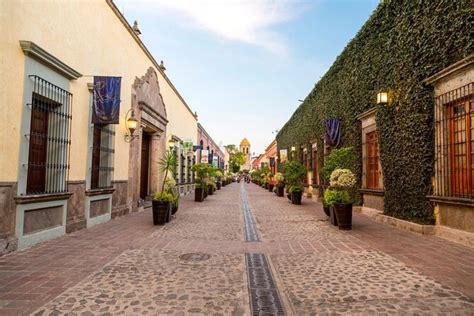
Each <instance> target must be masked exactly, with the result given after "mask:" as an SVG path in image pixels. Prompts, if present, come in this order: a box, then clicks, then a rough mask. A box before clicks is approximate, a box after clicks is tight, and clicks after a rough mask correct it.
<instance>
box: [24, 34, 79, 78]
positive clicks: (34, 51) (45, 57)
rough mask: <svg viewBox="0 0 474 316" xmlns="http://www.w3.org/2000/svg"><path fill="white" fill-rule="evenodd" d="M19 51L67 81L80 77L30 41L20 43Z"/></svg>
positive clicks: (76, 72)
mask: <svg viewBox="0 0 474 316" xmlns="http://www.w3.org/2000/svg"><path fill="white" fill-rule="evenodd" d="M20 46H21V49H22V50H23V53H25V55H27V56H29V57H31V58H33V59H35V60H36V61H38V62H40V63H42V64H44V65H46V66H48V67H50V68H52V69H54V70H55V71H57V72H58V73H60V74H62V75H63V76H64V77H66V78H68V79H69V80H76V79H78V78H80V77H82V74H81V73H80V72H78V71H76V70H74V69H73V68H71V67H69V66H68V65H66V64H65V63H63V62H62V61H61V60H59V59H58V58H56V57H55V56H53V55H51V54H50V53H48V52H47V51H45V50H44V49H43V48H41V47H40V46H38V45H37V44H35V43H33V42H31V41H20Z"/></svg>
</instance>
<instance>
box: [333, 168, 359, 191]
mask: <svg viewBox="0 0 474 316" xmlns="http://www.w3.org/2000/svg"><path fill="white" fill-rule="evenodd" d="M356 182H357V179H356V177H355V175H354V173H353V172H352V171H350V170H349V169H336V170H334V171H333V172H332V173H331V177H330V178H329V184H330V185H331V186H332V187H335V188H341V189H350V188H352V187H354V186H355V185H356Z"/></svg>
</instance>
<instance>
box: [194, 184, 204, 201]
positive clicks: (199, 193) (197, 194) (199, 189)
mask: <svg viewBox="0 0 474 316" xmlns="http://www.w3.org/2000/svg"><path fill="white" fill-rule="evenodd" d="M194 201H196V202H202V201H204V188H203V184H202V180H201V179H199V178H195V179H194Z"/></svg>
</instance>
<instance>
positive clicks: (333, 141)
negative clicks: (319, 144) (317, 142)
mask: <svg viewBox="0 0 474 316" xmlns="http://www.w3.org/2000/svg"><path fill="white" fill-rule="evenodd" d="M324 125H325V127H326V144H327V146H328V147H338V146H339V144H340V142H341V120H340V119H338V118H332V119H327V120H324Z"/></svg>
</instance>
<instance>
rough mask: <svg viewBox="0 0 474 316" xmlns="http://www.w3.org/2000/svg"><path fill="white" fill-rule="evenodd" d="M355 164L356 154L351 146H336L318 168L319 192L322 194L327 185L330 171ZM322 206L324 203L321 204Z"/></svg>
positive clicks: (348, 167)
mask: <svg viewBox="0 0 474 316" xmlns="http://www.w3.org/2000/svg"><path fill="white" fill-rule="evenodd" d="M356 164H357V156H356V154H355V152H354V148H353V147H342V148H336V149H333V150H332V151H331V153H330V154H329V155H328V156H327V157H326V158H325V161H324V166H323V167H322V168H321V170H320V173H319V175H320V177H319V178H320V180H321V183H320V186H319V188H320V193H321V196H324V193H325V190H326V189H327V188H328V186H329V179H330V177H331V173H332V172H333V171H334V170H336V169H352V168H354V166H355V165H356ZM323 206H324V205H323Z"/></svg>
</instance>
